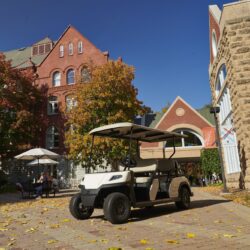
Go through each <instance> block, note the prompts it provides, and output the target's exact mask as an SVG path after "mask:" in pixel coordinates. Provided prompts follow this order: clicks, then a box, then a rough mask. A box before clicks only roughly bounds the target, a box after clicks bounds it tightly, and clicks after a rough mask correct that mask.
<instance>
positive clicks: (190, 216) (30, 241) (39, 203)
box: [0, 188, 250, 250]
mask: <svg viewBox="0 0 250 250" xmlns="http://www.w3.org/2000/svg"><path fill="white" fill-rule="evenodd" d="M193 191H194V194H195V196H194V197H193V199H192V206H191V209H189V210H185V211H178V210H177V209H176V208H175V206H174V204H168V205H164V206H158V207H155V208H153V209H151V210H146V209H135V210H133V211H132V216H131V219H130V221H129V223H126V224H122V225H112V224H110V223H109V222H107V221H105V220H104V219H103V212H102V210H96V211H95V212H94V214H93V215H92V217H91V218H90V219H88V220H85V221H77V220H75V219H74V218H73V217H72V216H71V215H70V214H69V211H68V203H69V199H70V197H63V196H62V197H59V198H49V199H39V200H24V201H21V202H15V199H16V196H15V195H10V196H9V197H8V201H9V202H10V203H8V204H4V203H3V201H4V200H5V198H6V196H5V197H4V196H3V195H0V249H1V247H2V248H5V249H61V250H62V249H83V250H98V249H104V250H107V249H109V248H111V247H116V248H121V249H122V250H131V249H139V250H142V249H143V250H146V249H147V250H152V249H154V250H161V249H162V250H165V249H223V248H227V249H250V237H249V235H250V213H249V212H250V208H247V207H244V206H242V205H239V204H236V203H233V202H230V201H227V200H225V199H223V198H221V197H216V196H212V195H210V194H208V193H204V192H201V191H200V190H199V189H197V188H194V189H193Z"/></svg>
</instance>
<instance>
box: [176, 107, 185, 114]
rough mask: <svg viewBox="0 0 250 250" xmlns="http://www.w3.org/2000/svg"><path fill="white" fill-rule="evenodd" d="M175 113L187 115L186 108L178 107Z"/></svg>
mask: <svg viewBox="0 0 250 250" xmlns="http://www.w3.org/2000/svg"><path fill="white" fill-rule="evenodd" d="M175 114H176V115H177V116H183V115H185V110H184V109H183V108H178V109H176V110H175Z"/></svg>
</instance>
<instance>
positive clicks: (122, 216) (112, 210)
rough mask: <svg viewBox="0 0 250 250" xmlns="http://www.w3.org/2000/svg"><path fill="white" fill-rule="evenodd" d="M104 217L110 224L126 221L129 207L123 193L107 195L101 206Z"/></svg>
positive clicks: (129, 210)
mask: <svg viewBox="0 0 250 250" xmlns="http://www.w3.org/2000/svg"><path fill="white" fill-rule="evenodd" d="M103 210H104V216H105V218H106V219H107V220H108V221H109V222H111V223H112V224H121V223H124V222H127V221H128V218H129V216H130V212H131V205H130V201H129V199H128V197H127V196H126V195H125V194H123V193H112V194H109V195H108V196H107V197H106V199H105V200H104V204H103Z"/></svg>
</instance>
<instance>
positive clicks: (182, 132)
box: [165, 128, 204, 148]
mask: <svg viewBox="0 0 250 250" xmlns="http://www.w3.org/2000/svg"><path fill="white" fill-rule="evenodd" d="M173 132H177V133H180V134H181V135H183V134H184V132H189V133H191V134H193V135H195V136H196V137H197V138H198V139H199V140H200V142H201V145H197V146H185V138H181V146H176V147H177V148H200V147H203V146H204V139H203V138H202V137H201V136H200V135H199V134H198V133H196V132H195V131H193V130H191V129H185V128H182V129H176V130H174V131H173ZM165 148H172V147H165Z"/></svg>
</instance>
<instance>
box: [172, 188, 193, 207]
mask: <svg viewBox="0 0 250 250" xmlns="http://www.w3.org/2000/svg"><path fill="white" fill-rule="evenodd" d="M179 198H180V201H176V202H175V205H176V207H177V208H179V209H188V208H189V207H190V192H189V190H188V188H187V187H182V188H181V189H180V193H179Z"/></svg>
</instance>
